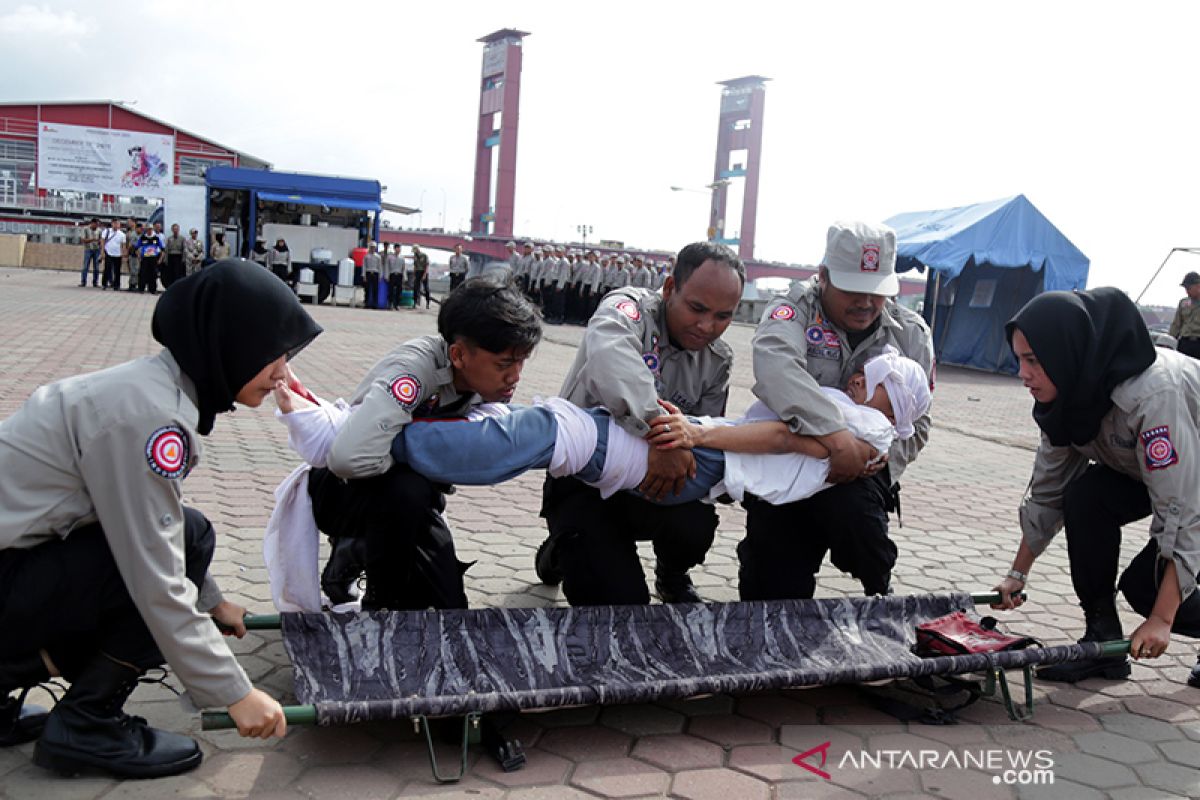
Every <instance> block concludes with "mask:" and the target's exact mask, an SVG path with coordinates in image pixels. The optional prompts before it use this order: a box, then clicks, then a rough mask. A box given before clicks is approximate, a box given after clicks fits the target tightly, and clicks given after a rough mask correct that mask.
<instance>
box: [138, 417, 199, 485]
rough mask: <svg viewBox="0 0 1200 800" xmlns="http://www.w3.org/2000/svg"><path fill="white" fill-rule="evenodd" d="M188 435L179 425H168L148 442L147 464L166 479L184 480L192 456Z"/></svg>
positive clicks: (160, 429)
mask: <svg viewBox="0 0 1200 800" xmlns="http://www.w3.org/2000/svg"><path fill="white" fill-rule="evenodd" d="M188 441H189V440H188V435H187V434H186V433H185V432H184V430H183V428H181V427H179V426H178V425H167V426H166V427H163V428H159V429H158V430H156V431H155V432H154V433H152V434H150V438H149V439H147V440H146V463H147V464H149V465H150V469H151V471H153V472H154V474H156V475H160V476H162V477H164V478H183V477H185V476H186V475H187V473H188V458H189V456H190V455H191V454H190V452H189V450H190V446H189V444H188Z"/></svg>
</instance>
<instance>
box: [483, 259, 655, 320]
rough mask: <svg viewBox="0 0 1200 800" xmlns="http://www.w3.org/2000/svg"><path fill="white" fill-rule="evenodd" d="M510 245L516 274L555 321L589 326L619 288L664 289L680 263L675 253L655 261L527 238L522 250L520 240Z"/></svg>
mask: <svg viewBox="0 0 1200 800" xmlns="http://www.w3.org/2000/svg"><path fill="white" fill-rule="evenodd" d="M506 248H507V250H508V264H509V266H510V268H511V270H512V276H513V278H514V279H515V280H516V281H517V284H518V285H519V286H520V287H521V289H522V290H523V291H524V292H525V293H526V294H527V295H528V296H529V297H530V299H532V300H534V301H535V302H536V303H537V304H538V305H539V306H540V307H541V309H542V311H543V313H544V314H545V319H546V322H548V323H550V324H560V323H563V322H567V323H570V324H573V325H584V324H587V321H588V320H589V319H590V318H591V316H592V314H594V313H595V311H596V307H597V306H598V305H599V304H600V299H601V298H602V297H604V296H605V295H606V294H608V293H609V292H611V291H613V290H614V289H620V288H624V287H627V286H631V287H634V288H638V289H654V290H658V289H661V288H662V286H663V284H664V283H665V282H666V279H667V276H668V275H669V274H670V272H671V270H672V268H673V266H674V261H675V258H674V256H672V257H671V258H670V259H668V260H666V261H661V262H658V263H655V262H654V261H652V260H650V259H646V258H643V257H642V256H641V255H632V256H626V255H621V254H612V255H610V254H607V253H600V252H597V251H596V250H583V249H578V248H566V247H564V246H563V245H549V244H547V245H542V246H541V247H537V246H535V245H534V243H533V242H525V244H524V245H523V247H522V252H521V253H520V254H518V253H517V246H516V243H515V242H509V243H508V244H507V245H506Z"/></svg>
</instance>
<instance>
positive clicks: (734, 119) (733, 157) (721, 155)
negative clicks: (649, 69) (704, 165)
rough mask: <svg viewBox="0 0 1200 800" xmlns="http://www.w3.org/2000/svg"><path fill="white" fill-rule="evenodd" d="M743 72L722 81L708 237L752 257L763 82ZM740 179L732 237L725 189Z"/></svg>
mask: <svg viewBox="0 0 1200 800" xmlns="http://www.w3.org/2000/svg"><path fill="white" fill-rule="evenodd" d="M768 80H770V78H764V77H762V76H761V75H747V76H746V77H744V78H735V79H733V80H730V81H721V82H720V85H721V86H724V87H725V88H724V89H722V90H721V115H720V118H719V120H718V125H717V163H716V167H715V168H714V170H713V182H712V184H711V186H712V192H713V201H712V213H711V215H710V217H709V220H708V238H709V239H710V240H711V241H716V242H721V243H722V244H728V245H737V251H738V255H739V256H741V257H742V258H744V259H746V258H754V226H755V219H756V217H757V215H758V175H759V168H760V167H761V166H762V131H763V128H762V126H763V106H764V105H765V103H766V94H767V91H766V86H765V85H764V84H765V83H766V81H768ZM739 183H740V184H741V186H740V188H741V190H742V225H741V229H740V230H739V232H738V235H737V236H736V237H731V236H729V235H728V234H727V226H726V219H725V211H726V208H727V206H728V200H729V189H730V188H731V187H735V186H737V185H738V184H739Z"/></svg>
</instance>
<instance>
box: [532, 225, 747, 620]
mask: <svg viewBox="0 0 1200 800" xmlns="http://www.w3.org/2000/svg"><path fill="white" fill-rule="evenodd" d="M679 264H680V266H679V267H678V268H677V269H676V272H675V275H673V276H672V277H671V278H669V279H668V280H667V282H666V284H665V285H664V286H663V291H662V293H661V294H659V293H658V292H653V291H650V290H649V289H632V288H630V289H619V290H616V291H614V292H612V293H610V294H609V295H608V296H607V297H605V298H604V300H603V301H601V303H600V306H599V308H597V309H596V313H595V314H594V315H593V316H592V319H591V321H589V322H588V327H587V331H586V333H585V334H584V337H583V341H582V342H581V343H580V345H579V349H578V352H577V354H576V357H575V362H574V364H573V365H572V366H571V370H570V372H569V373H568V374H567V377H566V379H565V380H564V381H563V385H562V389H561V390H560V391H559V394H560V395H561V396H563V397H565V398H566V399H567V400H570V401H571V402H572V403H574V404H575V405H577V406H579V407H581V408H592V407H597V406H601V407H603V408H605V409H607V410H608V411H609V413H611V414H612V415H613V418H614V419H615V420H616V422H617V423H618V424H619V425H620V426H621V427H622V428H624V429H625V430H627V431H628V432H629V433H632V434H634V435H635V436H644V435H645V434H646V433H647V432H649V430H650V426H649V421H650V420H652V419H654V418H655V417H657V416H659V415H660V414H663V413H665V412H664V411H663V407H662V405H660V403H659V400H660V399H662V400H667V401H669V402H671V403H673V404H675V405H676V406H678V407H679V408H680V409H682V411H683V412H684V413H686V414H695V415H711V416H720V415H722V414H723V413H724V412H725V404H726V401H727V399H728V394H729V376H730V371H731V368H732V363H733V350H732V349H731V348H730V347H729V345H727V344H726V343H725V342H724V341H722V340H721V338H720V337H721V335H722V334H723V333H724V332H725V329H726V328H727V327H729V324H730V322H732V320H733V312H734V311H735V310H736V309H737V304H738V302H739V300H740V299H741V295H742V286H743V284H744V282H745V269H744V267H743V266H742V262H741V261H740V260H739V259H738V257H737V256H736V255H735V254H734V253H733V251H731V250H729V248H727V247H724V246H723V245H716V244H712V243H709V242H697V243H695V244H690V245H688V246H687V247H685V248H683V250H682V251H681V252H680V255H679ZM693 466H694V461H693V459H692V456H691V454H690V453H685V452H682V451H663V450H653V449H652V450H651V451H650V460H649V464H648V469H647V477H646V480H645V482H644V483H643V484H642V487H641V488H642V490H643V491H644V492H645V493H646V494H648V495H649V496H651V497H654V498H657V497H661V496H663V495H665V494H673V493H677V492H678V491H679V489H681V488H682V486H683V482H684V480H685V479H686V477H687V475H688V473H689V472H690V471H691V470H692V469H693ZM544 497H545V502H544V504H543V507H542V516H544V517H545V518H546V523H547V527H548V528H549V531H550V536H549V538H548V539H547V540H546V541H545V542H543V544H542V546H541V547H540V548H539V549H538V556H537V559H536V568H537V572H538V576H539V577H540V578H541V579H542V581H543V582H545V583H557V582H558V581H559V580H561V581H562V584H563V592H564V593H565V594H566V596H567V600H569V601H570V602H571V604H572V605H599V604H622V603H647V602H649V600H650V595H649V592H648V591H647V589H646V579H645V576H644V575H643V573H642V568H641V564H640V562H639V561H638V556H637V541H638V540H639V539H641V540H645V539H650V540H652V541H653V542H654V551H655V554H656V556H657V557H658V566H657V568H656V570H655V573H656V581H655V587H656V589H657V591H658V594H659V596H660V597H661V598H662V599H663V600H664V601H665V602H696V601H698V600H699V597H698V595H697V594H696V590H695V588H694V587H693V586H692V582H691V579H690V578H689V577H688V575H687V571H688V570H689V569H691V568H692V567H694V566H696V565H697V564H700V563H702V562H703V561H704V556H705V554H706V553H707V552H708V548H709V547H710V546H711V544H712V541H713V536H714V534H715V532H716V527H717V516H716V512H715V511H714V510H713V508H712V506H710V505H705V504H703V503H701V502H699V501H696V502H692V503H684V504H681V505H675V506H669V507H668V506H657V505H654V504H653V503H650V502H648V501H647V500H644V499H642V498H639V497H636V496H634V495H632V494H628V493H624V492H622V493H619V494H618V495H614V496H613V497H610V498H609V499H607V500H605V499H602V498H601V496H600V493H599V492H598V491H597V490H596V489H593V488H591V487H589V486H587V485H586V484H584V483H582V482H580V481H578V480H575V479H574V478H557V479H553V478H551V479H547V484H546V490H545V493H544Z"/></svg>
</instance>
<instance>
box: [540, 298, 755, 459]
mask: <svg viewBox="0 0 1200 800" xmlns="http://www.w3.org/2000/svg"><path fill="white" fill-rule="evenodd" d="M732 366H733V349H732V348H731V347H730V346H729V345H728V344H726V343H725V342H724V341H722V340H720V339H717V340H716V341H715V342H713V343H712V344H710V345H708V347H705V348H704V349H703V350H684V349H681V348H678V347H676V346H675V345H674V344H672V343H671V340H670V337H669V336H668V335H667V319H666V304H665V303H664V301H663V298H662V295H660V294H658V293H656V292H652V291H650V290H649V289H624V290H618V291H615V292H612V293H611V294H609V295H608V296H607V297H605V298H604V300H602V301H601V303H600V306H599V307H598V308H597V309H596V313H595V314H594V315H593V316H592V318H591V320H590V321H589V322H588V326H587V331H586V332H585V333H584V335H583V341H582V342H581V343H580V345H579V350H578V351H577V353H576V355H575V363H574V364H572V365H571V370H570V372H568V373H567V377H566V380H564V381H563V385H562V389H560V390H559V394H560V395H561V396H563V397H565V398H566V399H567V400H570V401H571V402H572V403H574V404H575V405H577V406H579V407H581V408H592V407H595V406H603V407H604V408H606V409H608V411H609V413H611V414H612V415H613V419H615V420H616V421H617V423H618V424H619V425H620V426H621V427H622V428H624V429H625V430H627V431H628V432H629V433H631V434H633V435H634V436H638V437H641V436H643V435H644V434H646V433H647V432H648V431H649V430H650V426H649V424H647V422H648V420H652V419H654V418H655V417H657V416H660V415H661V414H665V413H666V412H665V411H663V409H662V407H661V406H659V405H658V398H660V397H661V398H663V399H664V400H670V401H671V402H672V403H674V404H675V405H677V406H679V407H680V408H681V409H682V410H683V412H684V413H685V414H694V415H696V416H713V417H719V416H722V415H723V414H724V413H725V403H726V401H727V400H728V399H729V376H730V371H731V369H732Z"/></svg>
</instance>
